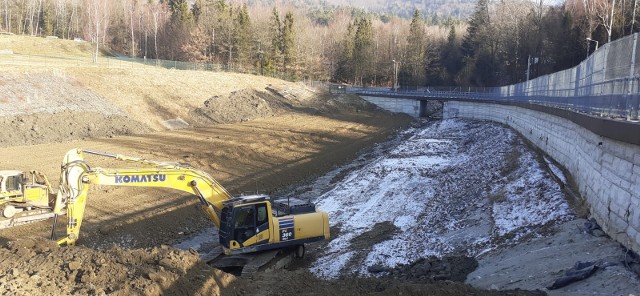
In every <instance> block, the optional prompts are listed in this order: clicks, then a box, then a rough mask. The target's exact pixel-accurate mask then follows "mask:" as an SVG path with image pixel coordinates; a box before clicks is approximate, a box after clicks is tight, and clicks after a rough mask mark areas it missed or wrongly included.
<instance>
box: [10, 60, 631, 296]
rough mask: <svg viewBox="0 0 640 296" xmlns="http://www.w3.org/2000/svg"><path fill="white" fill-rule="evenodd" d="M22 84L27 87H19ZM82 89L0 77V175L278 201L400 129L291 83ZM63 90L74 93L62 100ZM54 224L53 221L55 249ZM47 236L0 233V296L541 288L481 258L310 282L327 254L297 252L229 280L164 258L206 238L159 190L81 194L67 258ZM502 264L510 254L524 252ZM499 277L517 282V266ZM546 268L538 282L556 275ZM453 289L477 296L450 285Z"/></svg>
mask: <svg viewBox="0 0 640 296" xmlns="http://www.w3.org/2000/svg"><path fill="white" fill-rule="evenodd" d="M125 74H126V73H125ZM125 76H126V75H125ZM25 77H27V78H28V80H29V81H28V82H25V81H23V80H22V79H21V78H25ZM16 85H17V86H16ZM30 85H33V86H30ZM61 86H62V87H61ZM29 87H33V88H35V89H36V90H35V91H34V90H29V89H28V88H29ZM100 87H108V85H107V86H100ZM97 88H98V87H95V89H97ZM51 89H55V91H50V90H51ZM95 89H92V88H91V87H85V86H84V85H83V84H82V83H80V82H79V81H78V80H76V79H74V78H73V77H70V76H67V75H66V74H56V73H55V72H54V75H51V73H49V74H42V75H40V74H37V73H36V74H7V73H3V74H0V95H1V97H0V110H2V112H3V113H0V123H3V124H4V126H5V128H4V129H3V131H2V132H0V139H1V140H0V147H2V148H0V153H1V154H2V155H3V157H2V158H0V168H1V169H19V170H25V171H27V170H34V169H35V170H40V171H42V172H44V173H45V174H47V175H48V176H49V178H50V180H51V181H52V182H53V183H54V184H56V183H57V182H56V181H57V176H58V175H59V164H60V161H61V159H62V156H63V155H64V153H65V152H66V151H68V150H69V149H72V148H75V147H81V148H85V149H91V150H96V151H105V152H112V153H120V154H125V155H131V156H138V157H144V158H147V159H151V160H160V161H174V162H176V161H177V162H184V163H190V164H191V165H193V166H194V167H197V168H200V169H202V170H204V171H206V172H208V173H210V174H211V175H212V176H213V177H214V178H215V179H217V180H218V181H219V182H220V183H222V184H223V185H224V186H225V187H226V188H227V189H228V190H229V191H230V192H231V193H232V194H234V195H239V194H242V193H256V192H259V193H268V194H274V195H280V194H285V193H291V192H296V191H299V190H305V189H299V188H304V187H305V185H302V187H301V186H300V184H308V183H309V182H311V181H312V180H314V179H315V178H316V177H318V176H322V175H324V174H326V173H328V172H332V171H334V169H335V168H337V167H339V166H341V165H343V164H345V163H347V162H349V161H351V160H353V159H355V158H357V157H358V156H359V155H360V153H361V152H362V151H363V149H368V148H370V147H372V146H373V145H375V144H376V143H381V142H384V141H387V140H389V139H390V138H391V137H392V136H393V135H394V134H396V132H397V131H399V130H401V129H405V128H406V127H408V126H409V125H410V124H411V122H412V121H413V120H412V119H411V118H409V117H408V116H405V115H398V114H390V113H387V112H384V111H382V110H379V109H377V108H376V107H375V106H372V105H369V104H367V103H366V102H364V101H362V100H360V99H359V98H357V97H352V96H333V95H329V94H325V93H322V92H316V91H314V90H310V89H308V88H306V87H304V86H292V85H291V84H286V85H285V84H282V85H269V86H267V87H264V88H260V87H257V88H255V87H254V88H248V89H239V90H234V91H230V92H228V93H224V94H215V95H211V96H208V97H206V98H202V100H200V101H199V102H198V103H193V102H191V101H189V102H188V103H185V102H180V103H176V102H170V101H171V100H172V98H165V99H164V100H165V101H163V100H157V101H156V100H147V99H144V98H143V99H142V101H132V102H130V104H129V105H127V104H126V102H125V101H124V100H123V101H117V102H116V101H114V100H111V99H107V98H105V97H104V96H101V95H99V94H98V93H97V92H95V91H94V90H95ZM68 92H73V93H79V94H80V95H72V96H66V95H65V94H66V93H68ZM58 96H59V98H58ZM60 98H64V99H60ZM87 98H88V99H87ZM130 105H131V106H130ZM137 105H140V106H141V107H140V108H136V106H137ZM33 106H38V108H39V109H33V108H32V107H33ZM5 107H6V108H5ZM138 109H139V110H138ZM178 116H179V117H178ZM87 161H88V162H89V163H90V164H91V165H92V166H94V167H95V166H102V167H109V168H116V167H127V165H126V164H124V163H119V162H117V161H116V160H113V159H101V158H99V157H93V156H89V157H87ZM340 174H341V173H339V170H338V173H337V175H331V174H329V175H328V176H329V178H331V179H332V180H331V182H329V183H335V182H337V181H339V180H340V179H341V178H342V177H344V175H340ZM326 176H327V175H325V177H324V178H327V177H326ZM310 199H313V198H310ZM65 222H66V221H64V218H62V219H60V221H59V226H60V227H59V231H58V233H56V235H57V236H58V237H60V236H62V235H63V231H64V223H65ZM50 224H51V222H50V221H45V222H39V223H34V224H29V225H23V226H19V227H15V228H11V229H5V230H0V244H1V245H3V247H0V294H3V295H5V294H6V295H39V294H88V295H103V294H110V295H111V294H112V295H159V294H165V295H290V294H302V295H326V294H337V295H362V294H373V295H399V294H414V295H426V294H428V295H542V294H544V292H540V291H535V290H536V289H539V288H540V287H543V286H542V284H541V283H546V282H548V281H549V280H550V277H547V278H544V279H543V280H541V281H538V282H534V283H532V284H530V285H526V286H524V288H526V289H529V290H531V291H522V290H518V289H520V288H523V286H519V285H516V284H513V283H511V282H509V283H503V282H501V280H503V279H504V278H512V277H504V276H498V278H492V276H494V277H495V276H496V274H499V273H497V271H496V269H492V268H488V267H487V266H491V265H492V264H495V263H496V262H497V261H500V260H502V259H501V258H504V257H491V256H500V255H503V256H507V255H508V253H497V254H496V253H491V254H487V255H486V256H483V257H480V258H472V257H470V256H468V254H461V255H460V256H446V257H445V258H435V257H425V258H420V259H418V260H415V261H412V262H409V263H407V264H403V265H399V266H397V267H395V268H392V269H389V268H388V267H385V266H372V267H370V269H369V272H370V273H376V274H380V276H379V277H378V278H362V277H361V275H358V274H352V275H351V276H342V277H340V278H337V279H332V280H323V279H319V278H317V277H315V276H314V275H312V274H311V273H310V272H309V271H308V269H309V267H310V266H311V264H312V262H313V261H314V260H315V259H317V258H318V256H320V255H321V254H322V252H321V249H323V248H326V245H327V243H328V242H325V243H320V244H315V245H311V246H310V247H309V249H308V255H307V257H306V258H305V259H303V260H299V261H294V262H292V263H291V264H288V265H287V266H286V267H285V268H284V269H282V268H278V269H277V270H275V271H273V270H271V271H265V272H259V273H258V274H256V275H255V276H254V278H237V277H235V276H234V275H231V274H228V273H225V272H222V271H220V270H216V269H214V268H212V267H210V266H208V265H206V264H205V263H204V262H201V261H200V260H198V258H199V254H197V253H196V252H194V251H184V250H179V249H176V248H174V247H172V245H174V244H176V243H178V242H181V241H184V240H186V239H188V238H190V237H193V236H194V235H196V234H198V233H201V232H202V231H203V230H205V229H211V227H212V223H211V222H210V221H208V220H207V219H206V218H205V217H204V216H203V215H202V213H201V211H200V209H199V207H198V206H197V200H196V199H195V198H193V197H192V196H188V195H185V194H181V193H180V192H175V191H171V190H162V189H151V188H143V189H140V188H138V189H135V188H115V187H105V186H96V187H95V188H92V189H91V191H90V194H89V200H88V203H87V213H86V215H85V221H84V224H83V228H82V230H81V236H80V239H79V240H78V246H76V247H73V248H59V247H57V246H55V245H54V244H52V243H51V242H50V241H47V240H46V239H44V238H48V237H49V234H50V230H51V227H50V226H51V225H50ZM396 233H397V228H396V227H395V226H394V225H391V224H390V223H386V224H385V223H381V224H376V226H375V227H373V230H372V231H369V232H366V233H363V234H361V235H359V236H357V237H355V238H354V239H353V240H352V241H351V243H352V244H353V245H354V246H355V247H358V248H360V249H361V250H363V252H364V251H365V250H370V249H371V248H372V247H373V245H374V244H376V243H379V242H382V241H384V240H385V239H388V238H390V237H392V236H393V235H394V234H396ZM332 236H333V237H334V238H335V237H337V236H338V237H339V236H340V229H339V228H333V229H332ZM585 248H586V246H585ZM513 252H516V253H514V254H515V255H510V256H518V255H517V254H520V253H518V252H523V253H526V252H528V251H527V250H526V249H525V250H519V251H513ZM537 259H538V258H537V257H532V259H530V260H533V261H535V260H537ZM353 260H354V262H356V261H357V262H360V261H362V260H364V258H354V259H353ZM567 263H568V261H567ZM496 266H498V265H496ZM476 267H477V269H476ZM496 268H498V267H496ZM499 268H502V269H508V268H511V269H512V270H513V273H514V274H519V275H521V276H523V277H524V275H525V274H526V271H523V270H522V269H523V267H522V266H500V267H499ZM518 268H519V269H518ZM554 268H555V269H552V270H553V271H554V272H555V273H553V272H549V274H551V275H556V274H558V273H559V272H560V271H558V268H557V267H554ZM465 278H466V279H467V280H469V282H470V283H471V284H473V285H475V286H477V287H481V288H482V289H487V290H481V289H478V288H474V287H472V286H471V285H469V284H465V283H463V281H464V279H465ZM517 282H522V283H525V282H526V283H528V281H527V280H525V279H521V280H518V281H517ZM497 289H500V291H496V290H497ZM506 289H511V290H506ZM620 291H626V290H620Z"/></svg>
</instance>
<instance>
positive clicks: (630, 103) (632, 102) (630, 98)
mask: <svg viewBox="0 0 640 296" xmlns="http://www.w3.org/2000/svg"><path fill="white" fill-rule="evenodd" d="M637 47H638V33H635V34H633V45H632V49H631V66H630V67H629V79H627V83H626V88H627V89H626V91H625V96H626V103H627V120H637V119H638V102H637V99H638V91H637V90H636V86H637V84H636V79H635V77H634V76H635V72H636V71H635V67H636V48H637Z"/></svg>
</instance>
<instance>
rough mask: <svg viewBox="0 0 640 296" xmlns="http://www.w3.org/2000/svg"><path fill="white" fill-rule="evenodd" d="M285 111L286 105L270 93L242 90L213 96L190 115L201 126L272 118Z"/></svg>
mask: <svg viewBox="0 0 640 296" xmlns="http://www.w3.org/2000/svg"><path fill="white" fill-rule="evenodd" d="M286 109H288V108H286V105H284V104H282V103H281V102H279V101H278V100H277V98H276V97H275V96H274V95H272V94H270V93H267V92H258V91H255V90H249V89H244V90H239V91H234V92H232V93H230V94H229V95H226V96H214V97H212V98H210V99H208V100H206V101H204V105H203V106H202V107H199V108H196V109H195V110H193V111H192V112H191V113H190V115H191V116H192V117H193V119H194V120H195V121H196V122H198V123H201V124H211V123H235V122H241V121H248V120H253V119H257V118H263V117H270V116H274V115H276V114H280V113H282V112H284V111H285V110H286Z"/></svg>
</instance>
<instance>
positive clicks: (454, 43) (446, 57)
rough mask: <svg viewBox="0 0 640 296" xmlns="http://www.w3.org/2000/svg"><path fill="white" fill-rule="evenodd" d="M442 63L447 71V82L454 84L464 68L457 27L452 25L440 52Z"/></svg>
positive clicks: (445, 78)
mask: <svg viewBox="0 0 640 296" xmlns="http://www.w3.org/2000/svg"><path fill="white" fill-rule="evenodd" d="M440 63H441V64H442V67H443V68H444V71H445V77H444V80H445V83H447V84H450V85H452V84H454V79H455V77H456V76H457V75H458V73H459V72H460V70H461V69H462V66H463V64H462V53H461V52H460V48H459V45H458V40H457V37H456V28H455V27H454V26H451V29H450V30H449V35H448V36H447V43H446V44H445V45H444V46H443V47H442V50H441V52H440Z"/></svg>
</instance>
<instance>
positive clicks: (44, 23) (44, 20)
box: [40, 2, 53, 36]
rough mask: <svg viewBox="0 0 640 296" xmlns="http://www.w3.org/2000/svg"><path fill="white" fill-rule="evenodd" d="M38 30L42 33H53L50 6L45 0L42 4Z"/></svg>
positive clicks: (49, 34)
mask: <svg viewBox="0 0 640 296" xmlns="http://www.w3.org/2000/svg"><path fill="white" fill-rule="evenodd" d="M40 30H41V31H42V35H45V36H51V35H53V23H52V16H51V8H50V7H49V5H47V3H46V2H45V3H43V5H42V14H41V15H40Z"/></svg>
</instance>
